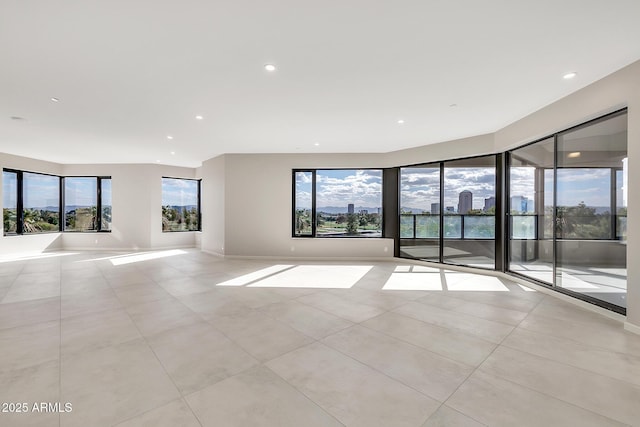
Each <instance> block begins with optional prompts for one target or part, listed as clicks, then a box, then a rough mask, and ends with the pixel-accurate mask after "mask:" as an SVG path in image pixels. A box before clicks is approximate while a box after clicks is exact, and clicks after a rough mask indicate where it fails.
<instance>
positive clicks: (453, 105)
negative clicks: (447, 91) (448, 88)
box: [449, 104, 458, 108]
mask: <svg viewBox="0 0 640 427" xmlns="http://www.w3.org/2000/svg"><path fill="white" fill-rule="evenodd" d="M457 106H458V104H449V107H451V108H456V107H457Z"/></svg>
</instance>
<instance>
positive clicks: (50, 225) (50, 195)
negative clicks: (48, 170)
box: [22, 172, 60, 233]
mask: <svg viewBox="0 0 640 427" xmlns="http://www.w3.org/2000/svg"><path fill="white" fill-rule="evenodd" d="M22 181H23V182H22V185H23V187H22V188H23V193H22V194H23V196H22V197H23V212H22V232H23V233H43V232H51V231H60V177H57V176H51V175H43V174H39V173H31V172H24V173H23V174H22Z"/></svg>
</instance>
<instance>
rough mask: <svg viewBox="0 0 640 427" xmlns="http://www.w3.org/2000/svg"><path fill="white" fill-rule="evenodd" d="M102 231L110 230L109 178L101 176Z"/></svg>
mask: <svg viewBox="0 0 640 427" xmlns="http://www.w3.org/2000/svg"><path fill="white" fill-rule="evenodd" d="M100 182H101V186H102V187H101V188H102V193H101V202H102V228H101V230H102V231H110V230H111V178H101V179H100Z"/></svg>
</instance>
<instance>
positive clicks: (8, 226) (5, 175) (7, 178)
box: [2, 171, 18, 234]
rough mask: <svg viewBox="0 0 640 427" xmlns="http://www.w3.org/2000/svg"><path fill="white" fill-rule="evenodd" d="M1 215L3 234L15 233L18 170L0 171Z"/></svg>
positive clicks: (16, 224) (16, 223) (16, 225)
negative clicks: (0, 181)
mask: <svg viewBox="0 0 640 427" xmlns="http://www.w3.org/2000/svg"><path fill="white" fill-rule="evenodd" d="M2 217H3V227H4V234H15V233H17V230H18V229H17V227H18V172H10V171H3V172H2Z"/></svg>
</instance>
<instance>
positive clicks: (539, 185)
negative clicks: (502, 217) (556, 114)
mask: <svg viewBox="0 0 640 427" xmlns="http://www.w3.org/2000/svg"><path fill="white" fill-rule="evenodd" d="M553 150H554V144H553V138H549V139H546V140H544V141H540V142H536V143H534V144H531V145H527V146H526V147H522V148H519V149H517V150H513V151H512V152H511V160H510V167H509V218H510V232H509V233H510V234H509V237H510V251H509V255H510V264H509V269H510V270H511V271H515V272H518V273H520V274H522V275H524V276H528V277H531V278H534V279H537V280H541V281H543V282H546V283H548V284H552V283H553V189H554V185H553V157H554V154H553Z"/></svg>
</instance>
